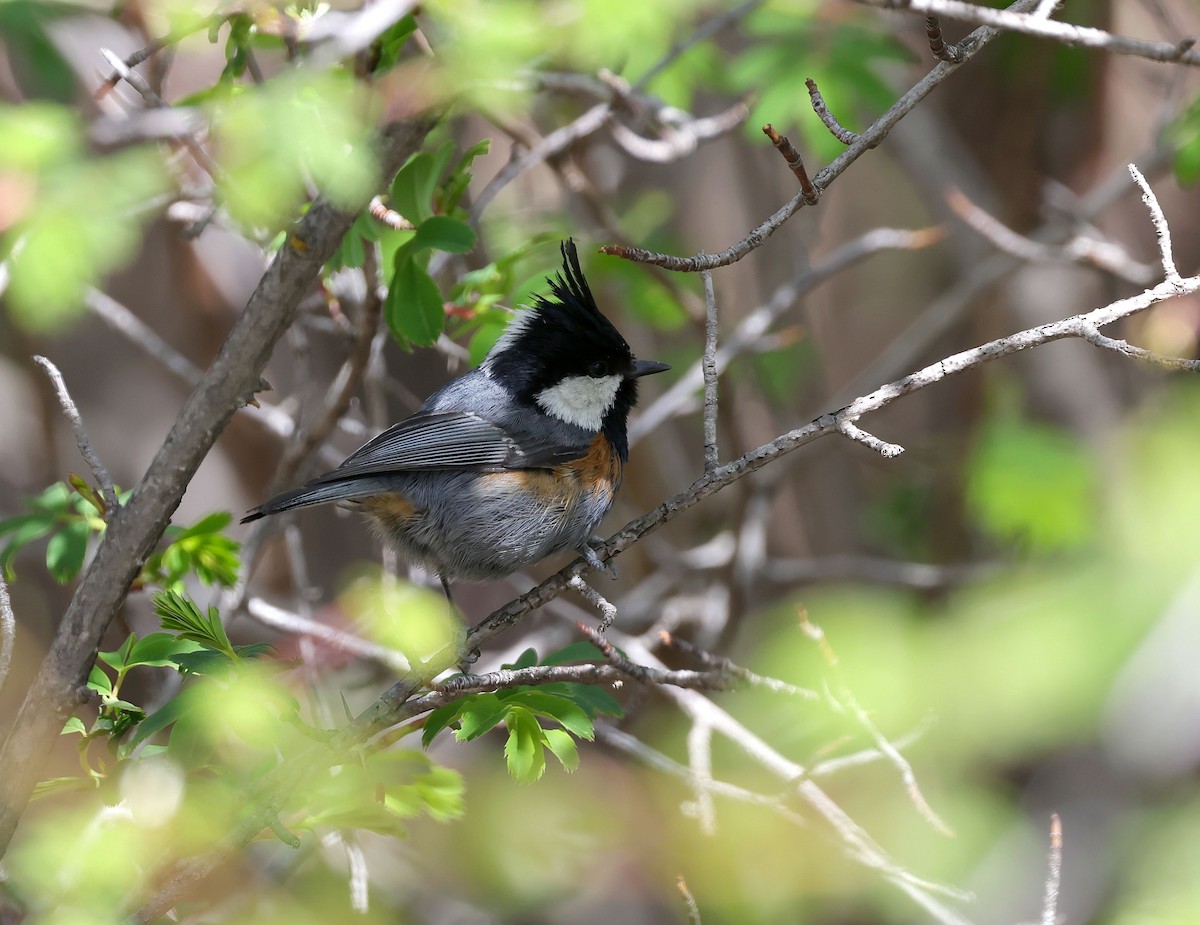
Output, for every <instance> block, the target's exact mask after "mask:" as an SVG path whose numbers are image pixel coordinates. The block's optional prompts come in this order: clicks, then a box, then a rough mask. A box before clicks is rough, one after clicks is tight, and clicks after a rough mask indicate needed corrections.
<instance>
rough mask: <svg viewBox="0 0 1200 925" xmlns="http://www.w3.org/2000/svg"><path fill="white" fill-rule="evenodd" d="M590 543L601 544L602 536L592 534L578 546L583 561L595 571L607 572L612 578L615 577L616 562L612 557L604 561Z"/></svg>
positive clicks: (602, 541)
mask: <svg viewBox="0 0 1200 925" xmlns="http://www.w3.org/2000/svg"><path fill="white" fill-rule="evenodd" d="M592 543H600V544H601V545H603V543H604V538H603V537H598V536H593V537H591V538H590V539H588V540H586V541H585V542H583V543H581V544H580V546H579V554H580V555H581V556H583V561H584V562H586V563H587V564H588V565H590V566H591V567H592V568H594V569H595V570H596V571H597V572H607V573H608V574H609V575H610V576H611V577H612V578H616V577H617V563H616V562H614V561H613V560H612V559H609V560H608V561H607V562H605V561H604V560H603V559H601V558H600V556H599V555H598V554H597V553H596V550H595V549H594V548H592Z"/></svg>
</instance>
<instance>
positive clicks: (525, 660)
mask: <svg viewBox="0 0 1200 925" xmlns="http://www.w3.org/2000/svg"><path fill="white" fill-rule="evenodd" d="M537 663H538V656H537V649H534V648H528V649H526V650H525V651H524V652H522V653H521V654H520V655H518V656H517V660H516V661H515V662H513V663H512V664H511V665H505V666H504V667H505V668H510V669H512V670H514V671H520V670H521V669H522V668H532V667H533V666H534V665H536V664H537Z"/></svg>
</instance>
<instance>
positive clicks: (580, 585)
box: [571, 575, 617, 633]
mask: <svg viewBox="0 0 1200 925" xmlns="http://www.w3.org/2000/svg"><path fill="white" fill-rule="evenodd" d="M571 587H572V588H574V589H575V590H576V591H578V592H579V593H580V594H582V595H583V597H584V600H586V601H587V602H588V603H589V604H591V605H592V606H593V607H595V608H596V609H597V610H599V611H600V625H599V626H597V627H596V631H597V632H600V633H603V632H604V631H605V630H607V629H608V628H609V627H610V626H612V625H613V621H614V620H616V619H617V608H616V605H614V604H611V603H609V601H608V600H607V599H605V597H604V595H602V594H601V593H600V592H599V591H597V590H596V589H595V588H593V587H592V586H591V585H589V584H588V583H587V582H586V581H584V580H583V577H582V576H581V575H576V576H575V577H574V578H572V579H571Z"/></svg>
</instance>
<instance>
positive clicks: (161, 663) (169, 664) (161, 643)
mask: <svg viewBox="0 0 1200 925" xmlns="http://www.w3.org/2000/svg"><path fill="white" fill-rule="evenodd" d="M202 648H203V647H202V646H201V645H200V643H198V642H194V641H193V640H190V639H184V638H182V637H180V636H173V635H171V634H170V633H151V634H150V635H148V636H143V637H142V638H141V639H139V640H138V641H137V642H136V643H134V646H133V649H132V650H131V651H130V652H129V657H128V658H127V659H126V661H125V665H126V667H128V668H132V667H133V666H134V665H150V666H153V667H157V668H173V667H175V664H176V663H175V661H174V660H173V656H176V655H181V654H183V653H186V652H197V651H199V650H201V649H202Z"/></svg>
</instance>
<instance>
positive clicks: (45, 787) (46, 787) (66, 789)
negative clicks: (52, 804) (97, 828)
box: [30, 777, 99, 800]
mask: <svg viewBox="0 0 1200 925" xmlns="http://www.w3.org/2000/svg"><path fill="white" fill-rule="evenodd" d="M98 786H99V781H96V780H93V779H92V778H90V777H48V778H46V780H40V781H38V782H37V783H36V784H35V785H34V787H33V795H32V796H31V797H30V799H31V800H40V799H41V798H42V797H48V796H53V795H54V794H56V793H76V792H79V791H81V790H95V789H96V788H97V787H98Z"/></svg>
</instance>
